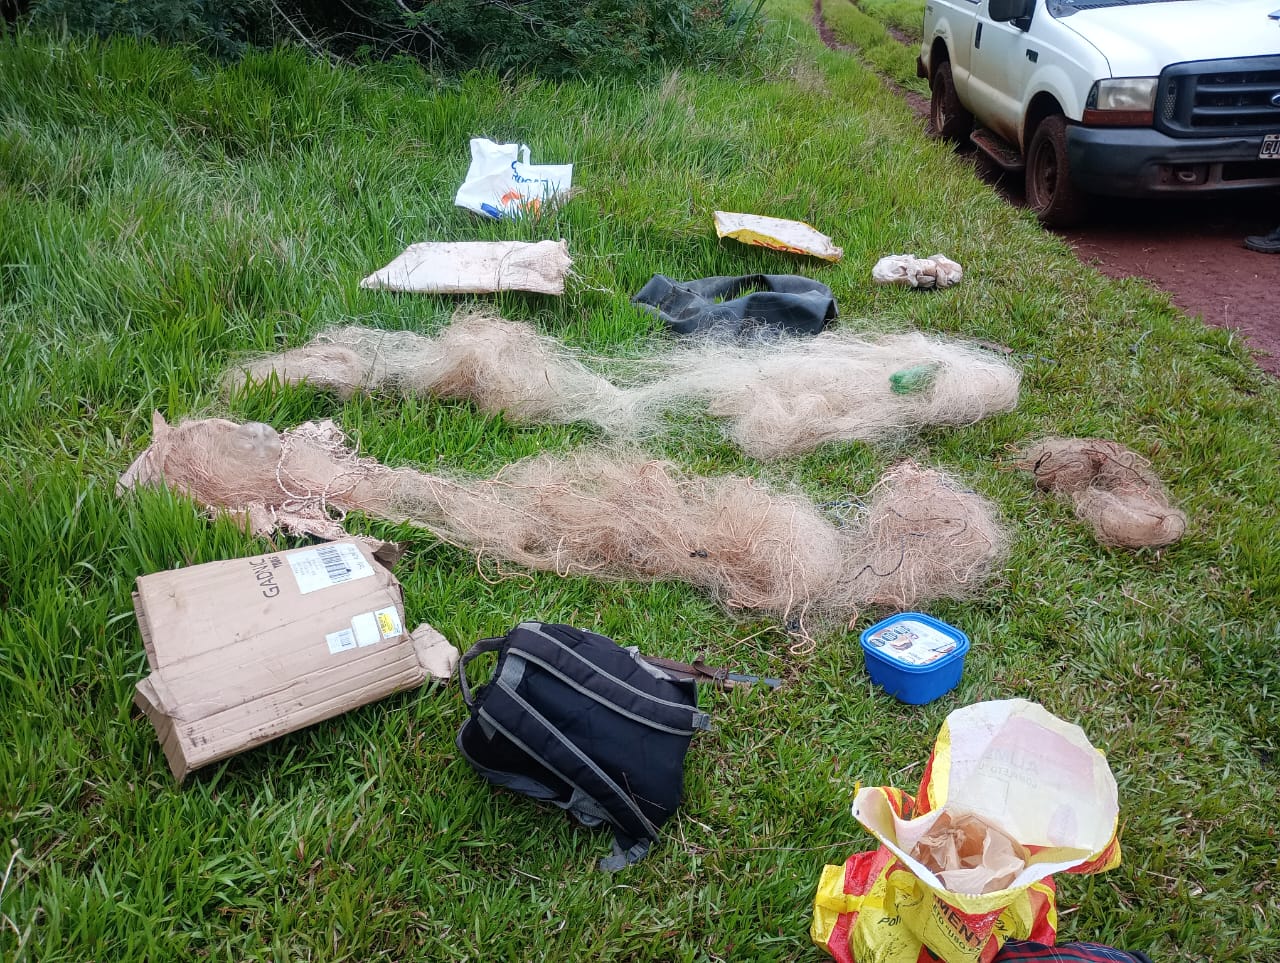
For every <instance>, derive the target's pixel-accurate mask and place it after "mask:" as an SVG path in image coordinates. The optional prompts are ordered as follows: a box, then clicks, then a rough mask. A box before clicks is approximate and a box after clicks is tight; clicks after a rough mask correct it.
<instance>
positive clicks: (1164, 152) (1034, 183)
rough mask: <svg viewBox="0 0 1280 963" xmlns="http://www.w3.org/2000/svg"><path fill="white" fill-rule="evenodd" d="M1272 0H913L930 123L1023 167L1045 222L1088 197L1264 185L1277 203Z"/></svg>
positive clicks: (1075, 213)
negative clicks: (919, 6) (917, 2)
mask: <svg viewBox="0 0 1280 963" xmlns="http://www.w3.org/2000/svg"><path fill="white" fill-rule="evenodd" d="M1277 8H1280V0H926V3H925V8H924V10H925V13H924V34H923V39H922V43H921V48H920V57H919V60H918V62H917V69H918V71H919V74H920V76H921V77H927V78H928V79H929V87H930V90H931V92H932V98H931V101H930V128H931V130H932V131H933V133H934V134H935V135H937V136H939V137H945V138H949V139H954V140H957V141H960V142H964V141H966V140H969V139H971V140H972V141H973V143H974V144H975V145H976V146H977V147H978V148H979V149H980V150H982V151H983V152H984V153H986V154H988V155H990V156H991V157H992V159H994V160H995V161H996V162H997V163H998V164H1000V165H1001V166H1002V167H1004V168H1005V169H1007V170H1013V171H1017V170H1025V172H1026V183H1027V203H1028V204H1029V205H1030V206H1031V207H1032V209H1033V210H1035V212H1036V213H1037V214H1038V215H1039V217H1040V219H1041V221H1043V222H1044V223H1046V224H1049V225H1055V226H1066V225H1068V224H1071V223H1074V222H1076V221H1079V220H1080V219H1081V218H1082V217H1083V216H1084V214H1085V212H1086V210H1087V201H1088V200H1089V199H1090V197H1091V196H1092V195H1111V196H1124V197H1142V196H1146V197H1153V196H1172V195H1178V194H1199V193H1204V192H1211V191H1227V190H1240V189H1249V188H1255V189H1256V188H1270V189H1271V190H1272V192H1273V195H1272V196H1273V197H1275V198H1276V199H1277V200H1276V202H1275V203H1276V204H1277V207H1280V9H1277ZM1277 213H1280V211H1278V212H1277Z"/></svg>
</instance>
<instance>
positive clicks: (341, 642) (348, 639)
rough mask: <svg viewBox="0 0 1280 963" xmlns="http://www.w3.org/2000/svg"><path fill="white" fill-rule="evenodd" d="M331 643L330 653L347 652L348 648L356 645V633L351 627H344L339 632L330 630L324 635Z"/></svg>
mask: <svg viewBox="0 0 1280 963" xmlns="http://www.w3.org/2000/svg"><path fill="white" fill-rule="evenodd" d="M324 640H325V641H326V642H328V643H329V654H330V655H337V654H338V653H339V652H346V651H347V650H348V649H354V648H355V647H356V637H355V633H354V632H352V631H351V630H350V629H342V630H341V631H339V632H330V633H329V634H328V635H326V636H325V637H324Z"/></svg>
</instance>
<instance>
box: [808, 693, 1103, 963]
mask: <svg viewBox="0 0 1280 963" xmlns="http://www.w3.org/2000/svg"><path fill="white" fill-rule="evenodd" d="M943 813H949V814H951V818H952V819H954V818H956V817H958V816H964V815H968V816H976V817H978V818H979V819H981V820H982V821H983V822H985V823H986V824H988V825H990V826H993V827H995V828H996V829H998V830H1000V831H1001V832H1003V833H1005V834H1006V835H1008V836H1009V837H1011V838H1012V839H1013V840H1015V841H1016V842H1017V843H1020V844H1021V845H1022V846H1023V847H1024V848H1025V852H1026V854H1027V856H1026V859H1025V865H1022V866H1021V868H1020V869H1018V870H1017V872H1016V875H1014V876H1013V878H1012V881H1011V882H1009V883H1008V884H1007V885H1005V887H1004V888H1003V889H999V890H997V891H995V892H989V893H983V894H981V895H972V894H968V893H962V892H956V891H954V890H952V889H948V888H947V886H946V885H945V884H944V883H943V881H942V880H941V879H940V878H939V876H938V875H936V874H935V873H934V872H932V871H930V870H929V869H928V868H926V867H925V866H924V865H922V864H921V863H920V862H919V861H918V860H917V859H915V858H913V857H912V855H911V853H912V850H913V847H915V846H916V844H917V843H918V842H919V841H920V840H921V839H922V838H924V837H925V836H926V834H928V833H929V831H930V830H931V829H932V828H933V827H934V824H935V823H936V822H937V821H938V820H939V819H940V818H941V817H942V815H943ZM853 815H854V817H855V818H856V819H857V820H858V822H860V823H861V824H862V825H863V827H864V828H866V829H867V830H868V831H869V832H870V833H871V834H872V835H873V836H875V837H876V838H877V839H878V840H879V841H880V844H881V845H880V848H879V849H876V850H874V851H871V852H866V853H855V854H854V855H852V856H850V857H849V859H848V861H846V862H845V864H844V865H843V866H827V867H825V868H824V869H823V872H822V878H821V880H820V881H819V883H818V892H817V895H816V896H815V898H814V904H813V925H812V928H811V930H810V935H811V936H812V937H813V941H814V942H815V943H817V944H818V945H819V946H821V947H822V948H823V949H825V950H827V952H829V953H830V954H831V955H832V956H833V957H835V958H836V959H837V960H838V961H840V963H932V961H935V960H938V959H941V960H945V961H947V963H990V961H991V960H992V959H993V958H994V957H995V955H996V954H997V953H998V952H999V950H1000V947H1001V945H1002V944H1003V943H1004V941H1005V940H1007V939H1024V940H1025V939H1030V940H1035V941H1037V942H1039V943H1047V944H1052V943H1053V942H1054V941H1055V937H1056V933H1057V925H1058V914H1057V908H1056V905H1055V897H1054V887H1053V874H1054V873H1058V872H1067V873H1097V872H1102V871H1103V870H1108V869H1113V868H1114V867H1116V866H1118V865H1120V844H1119V840H1118V838H1117V828H1118V817H1119V806H1118V803H1117V794H1116V782H1115V778H1114V777H1113V776H1112V774H1111V769H1110V767H1109V766H1108V765H1107V761H1106V758H1105V757H1104V756H1103V755H1102V753H1101V752H1099V751H1098V750H1097V749H1095V748H1094V747H1093V746H1092V745H1091V744H1090V742H1089V740H1088V738H1087V737H1086V736H1085V734H1084V732H1083V731H1082V730H1081V729H1080V728H1079V727H1078V726H1074V725H1071V724H1070V723H1066V722H1063V721H1062V720H1061V719H1059V718H1057V717H1056V716H1054V715H1053V714H1052V713H1050V712H1048V711H1047V710H1045V709H1044V708H1043V707H1041V706H1039V705H1037V704H1036V703H1034V702H1028V701H1026V700H1024V699H1009V700H1003V701H998V702H980V703H978V704H976V705H972V706H967V707H965V708H963V709H958V710H956V711H955V712H953V713H951V715H949V716H948V717H947V720H946V722H945V723H943V726H942V731H941V732H939V733H938V739H937V742H936V743H935V744H934V747H933V754H932V755H931V756H930V757H929V763H928V765H927V766H926V767H925V772H924V776H923V778H922V779H921V782H920V791H919V793H918V794H917V795H916V796H915V797H914V798H913V797H912V796H910V795H908V794H907V793H905V792H902V791H901V790H898V789H890V788H883V787H881V788H867V789H863V790H861V791H860V792H859V793H858V794H857V796H856V798H855V799H854V804H853Z"/></svg>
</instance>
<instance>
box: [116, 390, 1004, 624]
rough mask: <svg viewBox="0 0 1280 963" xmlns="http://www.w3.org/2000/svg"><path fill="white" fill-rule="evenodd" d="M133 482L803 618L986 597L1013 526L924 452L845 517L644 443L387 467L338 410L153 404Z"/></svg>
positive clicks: (216, 503)
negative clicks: (686, 587) (355, 518)
mask: <svg viewBox="0 0 1280 963" xmlns="http://www.w3.org/2000/svg"><path fill="white" fill-rule="evenodd" d="M154 424H155V433H154V437H153V439H152V444H151V446H150V447H149V448H148V449H147V450H146V451H144V452H143V453H142V454H141V455H140V456H139V457H138V458H137V460H135V462H134V463H133V465H131V466H130V468H129V470H128V471H127V472H125V474H124V476H122V478H121V487H122V488H128V487H131V486H134V485H140V484H165V485H168V486H169V487H171V488H175V489H178V490H181V491H185V492H187V493H189V494H190V495H191V496H193V497H194V498H195V499H196V500H197V501H199V502H201V503H203V504H204V505H206V506H209V507H211V508H214V509H219V510H222V511H229V512H239V513H242V514H243V515H245V516H246V517H247V518H248V520H249V522H250V524H251V525H252V527H253V528H254V530H255V531H257V532H261V533H266V532H270V531H271V530H273V529H274V528H277V527H278V528H284V529H286V530H288V531H292V532H294V533H300V534H301V533H306V534H316V535H320V536H322V537H335V535H340V534H342V529H341V526H340V518H341V516H342V514H343V513H345V512H347V511H356V510H358V511H362V512H365V513H366V514H369V515H376V516H380V517H383V518H387V519H390V520H394V521H405V522H409V523H411V524H414V525H418V526H421V527H422V528H425V529H428V530H429V531H431V532H433V533H434V534H435V535H436V536H438V537H439V538H440V539H442V540H443V541H446V542H449V543H450V544H453V545H457V546H460V547H463V548H466V549H468V550H470V551H471V552H473V553H475V554H476V555H477V556H478V557H479V558H480V559H489V560H492V561H496V562H499V563H501V562H510V563H515V564H517V565H522V566H525V567H528V568H532V569H538V570H542V571H550V572H556V573H558V574H560V575H582V576H591V577H597V578H606V579H632V580H659V579H675V580H679V581H683V582H688V583H690V584H692V585H695V586H697V587H698V588H700V589H702V590H703V591H705V592H707V593H709V594H710V595H711V596H713V597H714V598H716V599H717V600H718V601H720V602H721V603H722V604H724V605H725V606H726V607H728V608H730V609H738V610H751V611H757V612H764V613H770V614H773V615H777V616H779V617H781V618H783V619H784V620H787V621H788V622H794V623H798V624H799V625H800V626H801V630H802V631H804V630H805V628H804V627H805V626H807V625H812V624H814V623H815V622H816V621H826V620H830V619H837V618H838V619H845V620H847V619H850V618H852V617H853V616H855V615H856V613H857V612H858V610H859V609H860V608H861V607H862V606H865V605H885V606H894V607H897V608H908V607H911V606H913V605H915V604H917V603H921V602H927V601H929V600H932V599H937V598H943V597H962V596H964V595H968V594H970V593H972V592H973V591H974V590H975V589H976V588H977V586H978V584H979V583H980V582H981V581H982V579H983V578H984V577H985V576H986V575H987V574H988V573H990V572H991V570H992V569H993V568H994V567H995V566H996V565H997V564H998V563H999V562H1000V560H1001V558H1002V557H1003V555H1004V551H1005V547H1006V538H1005V535H1004V532H1003V530H1002V529H1001V527H1000V524H999V522H998V520H997V518H996V515H995V511H994V509H993V508H992V506H991V505H990V504H989V503H988V502H987V501H986V500H985V499H984V498H982V497H981V496H979V495H977V494H974V493H973V492H970V491H966V490H964V489H962V488H961V487H959V486H958V485H957V484H956V483H955V482H954V481H952V480H951V479H950V478H948V477H947V476H946V475H944V474H943V473H941V472H938V471H933V470H929V469H923V468H920V467H918V466H916V465H914V464H912V463H910V462H907V463H904V464H902V465H899V466H898V467H897V468H895V469H893V470H892V471H890V472H889V473H888V474H887V475H886V476H885V477H884V478H883V479H882V480H881V481H880V482H879V483H878V484H877V485H876V486H875V488H874V489H873V490H872V491H871V492H870V493H869V494H868V496H867V498H866V504H865V509H864V511H863V513H862V514H861V516H860V517H859V518H858V519H856V520H855V521H854V522H853V523H852V524H850V525H849V526H847V527H837V526H836V525H834V524H833V523H832V522H831V521H830V520H828V519H827V518H826V517H825V516H824V515H822V514H821V513H820V512H819V511H818V509H817V508H816V507H815V506H814V505H813V503H812V502H810V501H809V500H807V499H805V498H801V497H798V496H795V495H788V494H782V493H777V492H772V491H770V490H769V489H768V488H766V487H765V486H763V485H761V484H759V483H758V482H755V481H753V480H752V479H749V478H742V477H738V476H731V475H730V476H718V477H706V476H701V475H691V474H688V473H685V472H682V471H681V470H680V469H679V468H677V467H676V466H675V465H673V464H671V463H669V462H664V461H655V460H652V459H648V458H645V457H643V456H641V455H637V454H634V453H621V454H620V453H616V452H609V451H601V450H597V451H589V452H585V453H580V454H576V455H570V456H555V455H539V456H536V457H533V458H529V459H525V460H523V461H520V462H517V463H515V464H513V465H510V466H508V467H506V468H504V469H503V470H502V471H500V472H498V473H497V474H496V475H495V476H494V477H492V478H489V479H461V478H446V477H442V476H439V475H432V474H427V473H425V472H421V471H416V470H412V469H391V468H388V467H386V466H384V465H381V464H379V463H378V462H376V461H374V460H372V459H369V458H362V457H360V456H358V455H357V454H356V453H355V452H354V451H352V450H351V448H350V447H348V445H347V443H346V440H345V438H344V437H343V435H342V432H341V431H340V430H339V429H338V428H337V427H336V426H335V425H334V424H333V423H332V422H322V423H314V422H309V423H307V424H304V425H301V426H299V427H298V428H295V429H293V430H291V431H287V432H285V433H283V434H277V433H276V432H275V431H274V429H272V428H270V427H268V426H266V425H262V424H256V423H252V424H246V425H237V424H235V423H234V422H230V421H223V420H221V419H205V420H199V421H188V422H184V423H182V424H180V425H177V426H176V427H171V426H169V425H168V424H166V423H165V421H164V419H163V418H161V417H160V416H159V415H156V416H155V421H154Z"/></svg>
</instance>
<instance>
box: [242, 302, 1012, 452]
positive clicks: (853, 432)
mask: <svg viewBox="0 0 1280 963" xmlns="http://www.w3.org/2000/svg"><path fill="white" fill-rule="evenodd" d="M592 364H593V366H594V367H595V368H600V369H602V370H604V371H612V372H616V374H615V377H614V380H610V379H609V378H608V377H606V376H605V374H602V373H598V372H597V371H596V370H593V367H591V366H588V364H586V363H584V361H583V360H581V359H580V358H579V356H578V355H577V354H576V353H575V352H573V351H572V350H571V349H569V348H568V347H566V346H565V345H563V344H562V343H560V342H559V341H556V340H555V339H554V338H549V337H547V336H545V335H542V334H539V333H538V332H537V331H535V330H534V329H533V328H531V327H530V326H529V325H526V324H522V323H519V322H513V321H506V320H503V319H502V318H497V317H489V316H484V315H475V314H472V315H466V316H462V317H460V318H458V319H457V320H455V321H454V322H453V323H452V324H450V325H448V326H447V327H445V328H444V329H442V330H441V332H440V333H439V334H438V335H436V336H435V337H427V336H424V335H418V334H414V333H412V332H407V331H399V332H386V331H378V330H373V329H369V328H361V327H345V328H338V329H335V330H333V331H330V332H328V333H326V334H324V335H321V336H320V337H319V338H317V339H316V340H314V341H312V342H311V343H310V344H308V345H304V346H303V347H301V348H295V349H293V350H292V351H286V352H284V353H283V354H279V355H275V356H271V357H266V358H262V359H259V360H257V361H255V362H252V363H250V364H248V365H246V366H245V367H244V368H242V369H241V370H239V371H235V372H232V373H231V374H230V375H229V376H228V383H229V384H230V385H238V384H241V383H244V382H245V381H250V382H264V381H267V380H268V379H270V378H272V377H273V376H274V377H275V378H277V379H279V380H280V381H281V382H283V383H297V382H302V381H306V382H309V383H311V384H314V385H316V386H318V387H321V388H324V389H326V390H330V391H333V392H335V393H336V394H338V395H339V396H341V397H349V396H350V395H351V394H353V393H354V392H356V391H360V390H373V389H388V390H392V391H398V392H401V393H404V394H409V395H424V396H431V397H436V398H449V399H461V400H468V401H471V402H472V403H474V404H475V405H476V407H477V408H479V409H480V410H482V411H486V412H498V411H501V412H503V413H504V414H506V415H507V416H508V417H510V418H511V419H513V420H515V421H521V422H526V423H538V422H549V423H557V424H563V423H570V422H585V423H589V424H593V425H595V426H597V427H598V428H600V429H601V430H602V431H604V432H605V433H606V434H611V435H615V436H618V437H622V438H628V437H630V438H635V437H642V436H645V435H653V434H656V433H658V432H659V431H660V430H661V421H662V418H663V417H664V416H665V415H667V414H670V413H674V412H681V413H687V412H690V411H693V412H698V411H701V412H706V413H708V414H710V415H712V416H713V417H716V418H720V419H723V420H724V421H725V422H726V430H727V433H728V434H729V436H730V438H731V439H732V440H733V441H734V443H735V444H737V445H738V447H740V448H741V449H742V450H743V451H745V452H746V453H747V454H749V455H752V456H754V457H757V458H777V457H784V456H789V455H797V454H802V453H804V452H807V451H810V450H812V449H813V448H815V447H816V446H818V445H820V444H824V443H827V442H838V441H866V442H873V443H874V442H880V441H885V440H888V439H890V438H894V437H897V436H899V435H901V434H902V433H904V432H906V431H909V430H912V429H916V428H920V427H922V426H925V425H963V424H969V423H972V422H975V421H978V420H980V419H982V418H984V417H987V416H988V415H991V414H995V413H998V412H1002V411H1011V410H1012V409H1013V408H1014V407H1015V406H1016V405H1017V401H1018V387H1019V382H1020V376H1019V373H1018V371H1017V370H1016V369H1015V368H1013V367H1011V366H1010V365H1009V364H1008V363H1007V362H1006V361H1004V360H1002V359H998V358H995V357H993V356H992V355H990V354H988V353H987V352H984V351H982V350H980V349H977V348H972V347H969V346H967V345H963V344H959V343H956V342H949V341H945V340H942V339H938V338H929V337H925V336H924V335H920V334H905V335H884V336H881V337H877V338H867V337H859V336H856V335H852V334H848V333H845V332H843V331H828V332H824V333H823V334H820V335H818V336H816V337H813V338H771V339H768V340H764V341H758V342H751V343H746V344H735V343H730V342H726V341H694V342H692V343H691V344H690V345H688V346H683V347H680V346H677V347H674V348H671V349H668V350H665V351H662V352H659V353H658V354H656V355H654V356H653V357H651V358H649V359H647V360H642V361H641V360H637V361H627V360H625V359H595V360H594V361H593V362H592Z"/></svg>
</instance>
